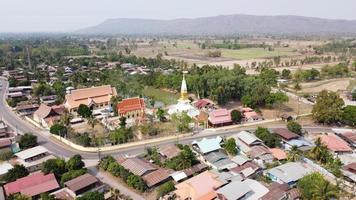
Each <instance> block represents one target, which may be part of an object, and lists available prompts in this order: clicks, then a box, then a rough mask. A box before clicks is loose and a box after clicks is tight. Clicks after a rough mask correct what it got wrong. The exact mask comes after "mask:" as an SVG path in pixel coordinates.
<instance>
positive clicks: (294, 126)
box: [287, 121, 303, 135]
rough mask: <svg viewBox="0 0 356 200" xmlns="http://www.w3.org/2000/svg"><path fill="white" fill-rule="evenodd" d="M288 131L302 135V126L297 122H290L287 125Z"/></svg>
mask: <svg viewBox="0 0 356 200" xmlns="http://www.w3.org/2000/svg"><path fill="white" fill-rule="evenodd" d="M287 128H288V130H290V131H292V132H293V133H295V134H298V135H302V133H303V132H302V126H301V125H300V124H299V123H298V122H296V121H289V122H288V124H287Z"/></svg>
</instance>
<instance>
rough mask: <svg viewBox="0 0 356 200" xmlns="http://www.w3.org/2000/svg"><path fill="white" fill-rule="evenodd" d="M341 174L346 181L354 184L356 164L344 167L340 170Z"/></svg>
mask: <svg viewBox="0 0 356 200" xmlns="http://www.w3.org/2000/svg"><path fill="white" fill-rule="evenodd" d="M341 172H342V173H343V175H344V177H345V178H346V180H349V181H350V182H353V183H356V162H353V163H350V164H348V165H345V166H344V167H343V169H341Z"/></svg>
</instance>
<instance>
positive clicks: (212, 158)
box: [204, 151, 237, 171]
mask: <svg viewBox="0 0 356 200" xmlns="http://www.w3.org/2000/svg"><path fill="white" fill-rule="evenodd" d="M204 160H205V162H206V164H207V165H209V166H211V167H212V168H213V169H217V170H219V171H221V170H226V169H227V170H228V169H231V168H234V167H236V166H237V164H236V163H234V162H232V161H231V160H230V159H229V157H228V156H227V155H226V154H225V153H222V152H220V151H214V152H210V153H208V154H206V155H204Z"/></svg>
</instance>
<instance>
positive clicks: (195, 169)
mask: <svg viewBox="0 0 356 200" xmlns="http://www.w3.org/2000/svg"><path fill="white" fill-rule="evenodd" d="M206 169H208V166H207V165H205V164H203V163H199V164H196V165H193V166H192V167H190V168H188V169H184V170H182V171H176V172H173V173H172V174H171V175H170V176H171V177H172V178H173V180H174V181H175V182H177V183H178V182H181V181H182V180H185V179H187V178H189V177H192V176H193V175H194V174H199V173H201V172H202V171H204V170H206Z"/></svg>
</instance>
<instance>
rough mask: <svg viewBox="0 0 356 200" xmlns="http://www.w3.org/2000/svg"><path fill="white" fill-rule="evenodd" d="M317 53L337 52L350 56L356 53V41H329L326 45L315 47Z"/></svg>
mask: <svg viewBox="0 0 356 200" xmlns="http://www.w3.org/2000/svg"><path fill="white" fill-rule="evenodd" d="M314 49H315V51H316V53H318V54H323V53H336V54H344V55H349V56H355V55H356V42H355V40H354V39H347V40H340V41H333V42H330V43H327V44H325V45H322V46H319V47H315V48H314Z"/></svg>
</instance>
